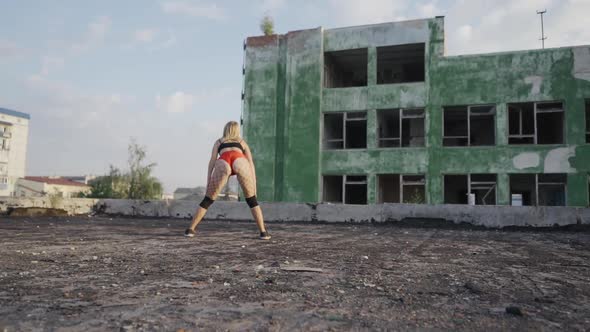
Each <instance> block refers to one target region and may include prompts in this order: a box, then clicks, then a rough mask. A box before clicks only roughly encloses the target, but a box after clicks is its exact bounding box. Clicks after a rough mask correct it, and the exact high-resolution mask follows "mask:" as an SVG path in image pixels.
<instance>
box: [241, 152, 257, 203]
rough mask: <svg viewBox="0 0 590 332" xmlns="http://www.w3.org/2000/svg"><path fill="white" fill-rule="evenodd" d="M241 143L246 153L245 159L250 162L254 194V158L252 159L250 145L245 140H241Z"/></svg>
mask: <svg viewBox="0 0 590 332" xmlns="http://www.w3.org/2000/svg"><path fill="white" fill-rule="evenodd" d="M242 145H243V146H244V152H245V153H246V159H248V161H249V162H250V168H252V177H253V180H254V194H256V192H257V190H256V167H254V159H252V152H250V147H249V146H248V144H247V143H246V142H245V141H242Z"/></svg>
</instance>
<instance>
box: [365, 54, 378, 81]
mask: <svg viewBox="0 0 590 332" xmlns="http://www.w3.org/2000/svg"><path fill="white" fill-rule="evenodd" d="M367 60H368V61H367V85H369V86H371V85H376V84H377V48H376V47H369V48H368V49H367Z"/></svg>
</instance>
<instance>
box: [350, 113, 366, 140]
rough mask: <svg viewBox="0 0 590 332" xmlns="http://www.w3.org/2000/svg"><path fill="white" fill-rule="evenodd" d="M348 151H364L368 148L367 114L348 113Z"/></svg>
mask: <svg viewBox="0 0 590 332" xmlns="http://www.w3.org/2000/svg"><path fill="white" fill-rule="evenodd" d="M345 147H346V148H347V149H364V148H366V147H367V113H364V112H360V113H346V144H345Z"/></svg>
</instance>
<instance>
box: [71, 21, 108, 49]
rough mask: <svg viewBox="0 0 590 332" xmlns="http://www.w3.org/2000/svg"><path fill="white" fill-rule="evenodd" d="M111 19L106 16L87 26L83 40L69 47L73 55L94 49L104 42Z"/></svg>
mask: <svg viewBox="0 0 590 332" xmlns="http://www.w3.org/2000/svg"><path fill="white" fill-rule="evenodd" d="M111 23H112V22H111V19H110V18H109V17H107V16H101V17H98V18H96V19H95V20H94V21H93V22H90V23H89V24H88V28H87V31H86V34H85V36H84V37H83V40H81V41H80V42H77V43H74V44H72V45H71V46H70V50H71V51H72V52H73V53H76V54H77V53H81V52H85V51H88V50H90V49H92V48H93V47H96V46H97V45H99V44H101V43H102V42H103V41H104V38H105V36H106V35H107V33H108V32H109V30H110V28H111Z"/></svg>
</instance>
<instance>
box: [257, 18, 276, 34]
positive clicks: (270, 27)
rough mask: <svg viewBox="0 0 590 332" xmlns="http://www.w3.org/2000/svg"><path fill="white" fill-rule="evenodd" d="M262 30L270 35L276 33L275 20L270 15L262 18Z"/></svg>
mask: <svg viewBox="0 0 590 332" xmlns="http://www.w3.org/2000/svg"><path fill="white" fill-rule="evenodd" d="M260 30H261V31H262V33H264V35H265V36H270V35H273V34H274V33H275V31H274V30H275V22H274V20H273V19H272V17H270V16H269V15H264V17H263V18H262V20H260Z"/></svg>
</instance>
